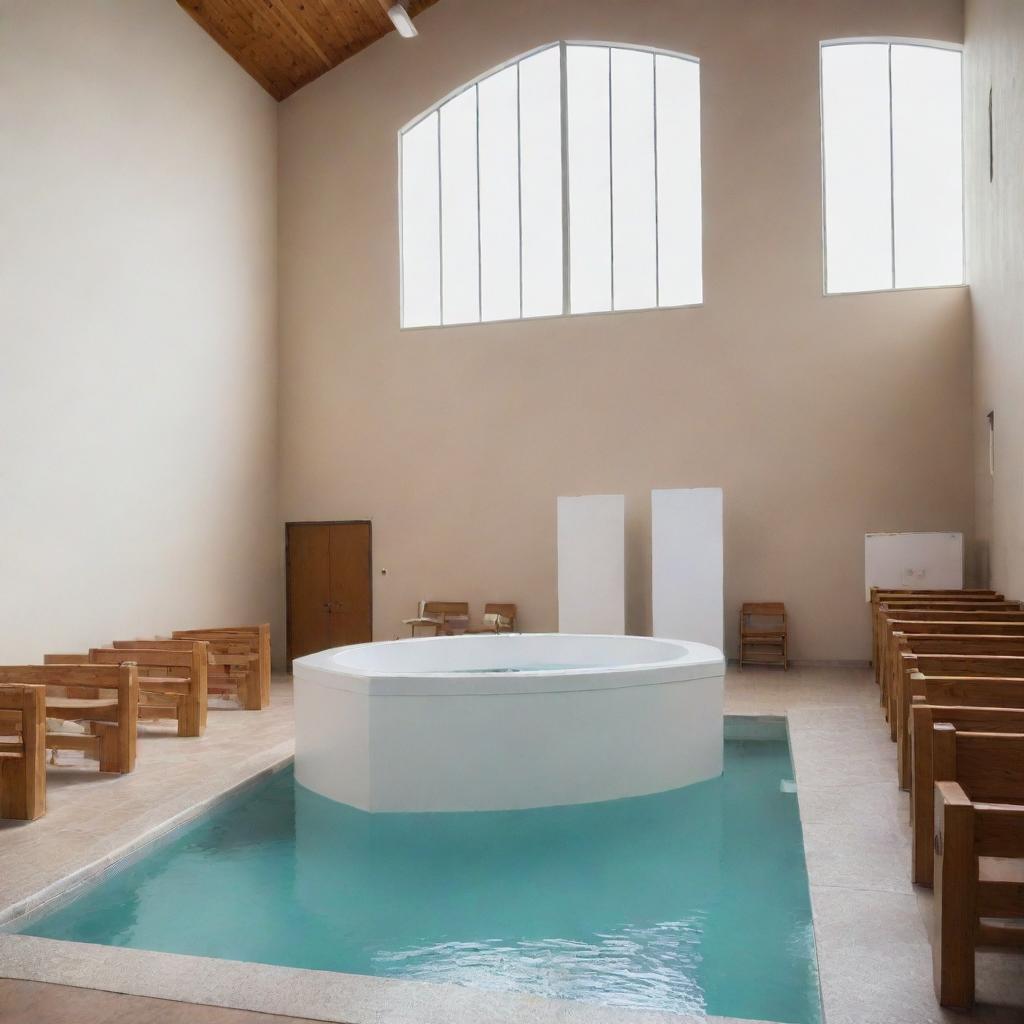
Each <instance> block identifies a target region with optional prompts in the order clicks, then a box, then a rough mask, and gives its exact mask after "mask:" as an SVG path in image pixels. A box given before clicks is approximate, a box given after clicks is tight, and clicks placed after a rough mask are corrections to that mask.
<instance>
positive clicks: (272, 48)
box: [178, 0, 437, 100]
mask: <svg viewBox="0 0 1024 1024" xmlns="http://www.w3.org/2000/svg"><path fill="white" fill-rule="evenodd" d="M389 2H390V0H178V6H179V7H181V8H182V9H183V10H185V12H186V13H187V14H188V15H189V16H190V17H191V18H192V19H193V20H194V21H196V22H197V23H198V24H199V25H200V26H201V27H202V28H203V29H204V30H205V31H206V32H207V33H208V34H209V35H210V36H211V37H212V38H213V39H214V40H215V41H216V43H217V44H218V45H219V46H220V47H221V48H222V49H223V50H225V51H226V52H227V53H229V54H230V55H231V56H232V57H233V58H234V59H235V60H236V61H237V62H238V63H239V64H240V65H241V66H242V67H243V68H244V69H245V71H247V72H248V73H249V74H250V75H251V76H252V77H253V78H254V79H255V80H256V81H257V82H259V84H260V85H261V86H262V87H263V88H264V89H266V90H267V92H269V93H270V94H271V96H273V97H274V98H275V99H278V100H281V99H284V98H286V97H287V96H290V95H291V94H292V93H293V92H295V91H296V90H297V89H300V88H301V87H302V86H303V85H306V84H307V83H308V82H311V81H313V79H315V78H318V77H319V76H320V75H322V74H323V73H324V72H325V71H328V70H330V69H331V68H333V67H336V66H337V65H338V64H340V63H341V62H342V61H344V60H347V59H348V58H349V57H351V56H353V55H354V54H356V53H358V52H359V51H360V50H363V49H365V48H366V47H367V46H369V45H370V44H371V43H374V42H376V41H377V40H378V39H380V38H381V37H382V36H384V35H386V34H387V33H388V32H391V31H392V30H393V26H392V24H391V20H390V18H389V17H388V15H387V9H388V6H389ZM404 2H405V3H406V6H407V9H408V11H409V14H410V16H415V15H416V14H419V13H420V12H421V11H423V10H425V9H426V8H427V7H430V6H432V5H433V4H434V3H436V2H437V0H404Z"/></svg>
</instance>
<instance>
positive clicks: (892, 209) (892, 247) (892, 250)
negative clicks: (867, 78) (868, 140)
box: [886, 44, 896, 288]
mask: <svg viewBox="0 0 1024 1024" xmlns="http://www.w3.org/2000/svg"><path fill="white" fill-rule="evenodd" d="M886 49H887V50H888V58H889V60H888V65H889V66H888V72H889V260H890V264H889V265H890V271H891V281H892V284H891V287H893V288H895V287H896V189H895V185H896V173H895V170H894V165H893V159H894V158H893V152H894V146H893V124H892V44H890V45H889V46H887V47H886Z"/></svg>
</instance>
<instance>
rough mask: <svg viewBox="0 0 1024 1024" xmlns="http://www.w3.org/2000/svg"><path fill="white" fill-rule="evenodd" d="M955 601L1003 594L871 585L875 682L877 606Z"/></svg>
mask: <svg viewBox="0 0 1024 1024" xmlns="http://www.w3.org/2000/svg"><path fill="white" fill-rule="evenodd" d="M929 600H930V601H933V602H935V601H957V600H983V601H984V600H1003V595H1002V594H1000V593H997V592H996V591H994V590H898V589H889V588H884V587H872V588H871V598H870V615H871V639H872V655H871V661H872V664H873V665H874V666H875V682H876V683H877V682H879V678H878V660H877V657H876V655H878V654H879V653H880V652H879V649H878V631H877V624H878V618H879V615H878V613H879V608H880V606H881V605H882V604H885V603H888V602H908V601H929Z"/></svg>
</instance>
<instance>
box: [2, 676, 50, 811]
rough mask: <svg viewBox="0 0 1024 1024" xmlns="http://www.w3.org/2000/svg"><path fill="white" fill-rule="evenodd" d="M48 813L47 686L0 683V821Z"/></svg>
mask: <svg viewBox="0 0 1024 1024" xmlns="http://www.w3.org/2000/svg"><path fill="white" fill-rule="evenodd" d="M45 813H46V687H44V686H38V685H32V684H28V685H24V684H20V683H4V684H0V818H14V819H16V820H18V821H35V819H36V818H41V817H42V816H43V815H44V814H45Z"/></svg>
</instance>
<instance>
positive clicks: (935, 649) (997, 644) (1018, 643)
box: [896, 637, 1024, 790]
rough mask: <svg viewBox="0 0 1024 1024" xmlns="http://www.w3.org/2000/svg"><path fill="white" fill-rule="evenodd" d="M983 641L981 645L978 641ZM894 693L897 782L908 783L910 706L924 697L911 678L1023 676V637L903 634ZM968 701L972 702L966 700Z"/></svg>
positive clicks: (901, 786)
mask: <svg viewBox="0 0 1024 1024" xmlns="http://www.w3.org/2000/svg"><path fill="white" fill-rule="evenodd" d="M979 640H984V641H985V642H984V643H982V644H977V643H976V642H977V641H979ZM900 643H901V645H902V646H901V649H900V650H899V658H900V668H899V670H898V673H897V683H896V686H897V692H896V706H897V710H896V727H897V730H896V731H897V735H896V744H897V764H898V769H899V784H900V788H902V790H908V788H909V786H910V742H909V724H910V707H911V705H912V702H913V700H914V698H922V697H924V695H925V694H924V693H923V692H922V690H921V688H920V685H918V684H916V683H915V680H914V678H913V676H914V673H915V672H920V673H922V674H924V675H926V676H1010V677H1016V676H1024V638H1021V637H990V638H982V637H950V638H946V637H941V638H940V637H904V638H902V639H901V641H900ZM966 702H967V703H974V702H975V701H973V700H969V701H966Z"/></svg>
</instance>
